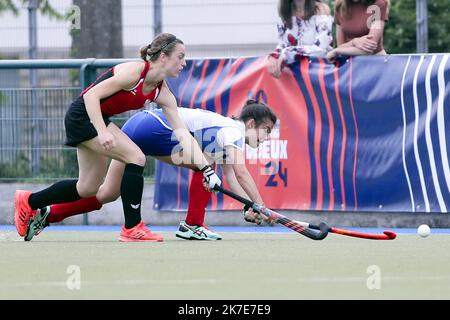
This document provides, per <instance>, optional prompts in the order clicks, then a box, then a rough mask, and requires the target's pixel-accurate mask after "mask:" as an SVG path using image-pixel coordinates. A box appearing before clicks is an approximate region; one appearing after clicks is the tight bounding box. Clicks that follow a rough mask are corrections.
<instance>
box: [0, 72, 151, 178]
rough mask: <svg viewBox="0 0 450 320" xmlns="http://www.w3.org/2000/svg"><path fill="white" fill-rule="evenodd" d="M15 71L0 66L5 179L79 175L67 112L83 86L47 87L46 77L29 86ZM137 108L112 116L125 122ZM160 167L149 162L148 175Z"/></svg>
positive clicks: (0, 159) (0, 160) (0, 149)
mask: <svg viewBox="0 0 450 320" xmlns="http://www.w3.org/2000/svg"><path fill="white" fill-rule="evenodd" d="M13 70H14V69H13ZM55 70H57V71H58V70H59V69H55ZM10 71H11V70H4V69H1V68H0V78H1V79H2V81H1V84H0V182H15V181H36V182H38V181H39V182H46V181H52V180H59V179H65V178H75V177H77V176H78V164H77V157H76V149H75V148H70V147H66V146H64V141H65V129H64V115H65V113H66V111H67V109H68V108H69V106H70V104H71V102H72V101H73V100H74V98H75V97H76V96H77V95H79V94H80V91H81V87H69V86H67V87H57V88H47V87H45V81H40V83H39V87H38V88H29V87H26V85H23V83H24V82H25V83H26V82H27V81H23V79H22V80H20V79H18V78H17V75H18V74H19V72H13V73H11V72H10ZM55 74H60V72H56V73H55ZM90 77H91V78H92V75H90ZM19 78H20V77H19ZM60 83H64V81H63V79H61V82H60ZM18 84H19V85H18ZM132 113H133V112H128V113H124V114H122V115H120V116H116V117H113V118H112V119H111V120H112V121H113V122H114V123H116V124H117V125H119V126H122V125H123V123H124V122H125V121H126V119H128V118H129V116H130V115H131V114H132ZM154 168H155V163H154V161H148V162H147V166H146V171H145V176H146V178H153V174H154Z"/></svg>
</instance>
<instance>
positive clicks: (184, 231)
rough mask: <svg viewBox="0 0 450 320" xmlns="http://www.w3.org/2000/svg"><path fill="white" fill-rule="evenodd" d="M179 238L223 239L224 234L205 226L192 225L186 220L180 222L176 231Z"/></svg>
mask: <svg viewBox="0 0 450 320" xmlns="http://www.w3.org/2000/svg"><path fill="white" fill-rule="evenodd" d="M175 235H176V236H177V237H178V238H182V239H186V240H222V236H221V235H220V234H218V233H215V232H213V231H211V230H209V229H208V228H206V227H205V226H190V225H188V224H187V223H186V222H185V221H181V222H180V227H179V228H178V231H177V232H176V233H175Z"/></svg>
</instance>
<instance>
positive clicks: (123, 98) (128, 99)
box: [78, 62, 163, 116]
mask: <svg viewBox="0 0 450 320" xmlns="http://www.w3.org/2000/svg"><path fill="white" fill-rule="evenodd" d="M149 69H150V63H148V62H146V63H145V68H144V70H143V71H142V73H141V76H140V77H139V81H138V82H137V84H136V85H135V86H134V87H133V88H132V89H130V90H120V91H118V92H116V93H114V94H113V95H111V96H109V97H107V98H104V99H101V100H100V109H101V111H102V114H103V115H106V116H113V115H115V114H119V113H122V112H125V111H129V110H136V109H141V108H142V107H144V104H145V103H146V102H147V101H148V102H152V101H154V100H155V99H156V98H157V97H158V95H159V93H160V91H161V86H162V84H163V82H162V81H161V82H159V83H158V84H157V86H156V87H155V89H153V91H152V92H150V93H149V94H147V95H144V93H143V92H142V86H143V85H144V79H145V75H146V74H147V71H148V70H149ZM113 75H114V67H113V68H110V69H108V70H107V71H106V72H104V73H103V74H102V75H100V76H99V77H98V78H97V80H95V82H94V83H93V84H91V85H90V86H89V87H88V88H86V89H85V90H84V91H83V92H82V93H81V95H80V96H79V97H78V99H81V101H80V102H83V104H84V99H83V95H84V94H85V93H86V92H88V91H89V90H90V89H91V88H93V87H94V86H95V85H97V84H99V83H100V82H102V81H104V80H106V79H108V78H111V77H112V76H113Z"/></svg>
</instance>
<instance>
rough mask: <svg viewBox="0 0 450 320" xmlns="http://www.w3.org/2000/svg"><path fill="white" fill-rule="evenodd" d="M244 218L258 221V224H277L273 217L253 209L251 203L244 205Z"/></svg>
mask: <svg viewBox="0 0 450 320" xmlns="http://www.w3.org/2000/svg"><path fill="white" fill-rule="evenodd" d="M243 212H244V220H245V221H247V222H250V223H256V224H257V225H260V224H261V223H263V222H265V223H267V224H268V225H270V226H273V225H274V224H275V221H273V220H272V219H270V218H268V217H266V216H265V215H263V214H261V213H259V212H255V211H253V209H252V207H250V206H249V205H245V206H244V210H243Z"/></svg>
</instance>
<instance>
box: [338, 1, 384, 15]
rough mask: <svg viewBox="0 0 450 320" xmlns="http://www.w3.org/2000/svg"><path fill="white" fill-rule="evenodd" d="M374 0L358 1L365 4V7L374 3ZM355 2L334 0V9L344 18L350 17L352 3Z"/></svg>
mask: <svg viewBox="0 0 450 320" xmlns="http://www.w3.org/2000/svg"><path fill="white" fill-rule="evenodd" d="M375 1H376V0H361V1H360V2H359V3H361V4H363V5H365V6H366V7H368V6H370V5H372V4H374V3H375ZM353 4H356V3H354V2H353V0H336V3H335V9H334V10H335V11H336V12H339V13H340V14H341V15H342V16H344V17H346V18H351V16H352V5H353Z"/></svg>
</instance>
